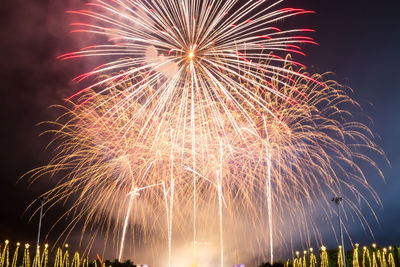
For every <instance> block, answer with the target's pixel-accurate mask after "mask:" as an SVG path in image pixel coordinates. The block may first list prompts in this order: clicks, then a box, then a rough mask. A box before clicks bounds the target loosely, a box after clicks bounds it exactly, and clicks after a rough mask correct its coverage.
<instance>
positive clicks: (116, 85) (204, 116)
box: [30, 0, 383, 266]
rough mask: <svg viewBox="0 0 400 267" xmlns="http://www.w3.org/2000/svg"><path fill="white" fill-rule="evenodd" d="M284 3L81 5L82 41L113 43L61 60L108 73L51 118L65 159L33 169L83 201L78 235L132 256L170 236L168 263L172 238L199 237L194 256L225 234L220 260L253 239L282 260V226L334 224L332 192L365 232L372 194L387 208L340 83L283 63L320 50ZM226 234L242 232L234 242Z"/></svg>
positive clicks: (363, 133) (310, 228)
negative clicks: (278, 249) (292, 21)
mask: <svg viewBox="0 0 400 267" xmlns="http://www.w3.org/2000/svg"><path fill="white" fill-rule="evenodd" d="M281 2H282V1H276V2H273V3H269V4H267V3H266V2H265V1H246V2H245V3H241V2H239V1H234V0H228V1H208V0H205V1H197V0H183V1H167V0H165V1H150V0H146V1H130V0H115V1H101V0H97V1H93V2H90V3H88V4H87V7H86V9H83V10H79V11H71V13H74V14H76V15H77V16H78V17H79V18H80V20H81V21H80V22H77V23H72V26H73V27H74V28H76V29H75V30H74V32H87V33H91V34H95V35H97V36H99V40H101V41H100V43H99V44H95V45H91V46H88V47H85V48H82V49H81V50H80V51H77V52H72V53H67V54H64V55H62V56H60V57H59V58H60V59H62V60H66V59H72V58H85V57H97V58H99V59H100V60H102V61H103V64H101V65H99V66H97V67H96V68H94V69H93V70H91V71H89V72H87V73H84V74H82V75H80V76H78V77H76V79H75V80H76V81H79V82H82V81H88V83H89V84H91V85H90V86H88V87H86V88H84V89H83V90H81V91H79V92H77V93H76V94H74V95H73V96H71V98H69V99H68V101H67V102H68V105H67V108H65V109H66V112H65V114H64V115H62V116H61V117H60V118H59V119H58V120H57V121H55V122H52V123H50V124H51V128H52V129H53V130H49V131H46V132H50V133H54V134H55V138H54V140H53V142H52V143H53V144H55V145H56V151H57V153H56V155H55V156H54V158H53V160H52V161H51V162H50V163H49V164H48V165H47V166H44V167H41V168H38V169H36V170H33V171H32V172H31V173H30V174H31V175H32V177H33V179H37V178H38V177H40V176H43V175H48V174H51V175H58V176H62V179H60V180H59V183H58V185H57V186H56V187H55V188H54V189H53V190H51V191H49V192H47V193H46V195H47V196H48V201H49V202H51V203H53V204H52V205H55V204H56V203H58V202H63V201H65V200H66V199H73V201H74V205H73V206H72V207H71V209H70V210H69V211H68V212H67V213H66V214H65V216H68V215H73V220H72V221H71V223H70V224H69V226H68V227H66V230H65V235H66V236H68V235H69V233H71V231H72V230H73V229H74V227H75V226H76V225H78V223H79V222H81V221H83V222H84V227H83V231H86V230H87V229H91V230H93V231H94V235H93V236H96V234H97V233H99V232H103V233H104V234H105V235H106V240H107V238H108V236H109V235H112V236H114V237H115V239H117V240H119V242H118V246H119V247H118V249H119V256H120V258H121V256H122V254H123V251H124V243H125V237H126V236H127V233H128V232H129V231H128V230H129V229H128V226H129V225H131V226H132V227H131V229H132V231H131V235H129V236H132V237H133V238H134V239H135V235H136V236H139V238H141V239H144V240H149V242H150V243H151V242H154V243H156V242H157V241H159V238H161V239H165V240H166V241H167V242H166V243H167V244H168V266H171V264H172V262H173V253H172V244H173V240H184V241H186V242H191V243H192V245H193V258H194V259H195V260H196V245H197V244H198V243H199V242H200V241H203V240H207V238H209V237H210V235H211V236H212V235H213V233H218V243H219V249H220V252H221V253H220V265H221V266H223V264H224V260H223V256H224V248H225V250H228V251H233V250H234V248H237V247H240V243H241V242H240V240H242V239H243V238H245V237H246V236H251V237H253V238H254V240H256V241H255V242H249V244H246V246H247V248H248V249H249V250H251V251H252V253H253V254H259V253H261V254H263V253H264V252H265V246H266V244H269V246H270V260H271V261H272V260H273V252H272V251H273V244H272V243H273V240H276V241H282V242H284V240H286V238H287V237H288V236H287V235H288V231H287V229H285V228H283V226H284V225H288V224H289V225H291V226H292V227H290V228H291V230H292V231H289V234H290V235H296V234H299V235H300V236H301V237H302V238H304V240H305V241H307V242H310V240H311V238H312V237H313V236H314V235H316V236H317V239H318V238H319V237H318V236H319V235H318V229H317V227H316V225H315V223H314V222H313V221H312V220H311V219H310V218H309V216H308V213H307V212H306V211H307V210H312V209H317V207H318V208H321V210H322V211H323V213H324V214H326V216H328V217H329V216H331V215H332V214H331V212H330V210H329V209H326V208H325V207H326V204H327V203H329V202H328V199H327V198H326V197H325V196H326V195H327V192H334V193H335V194H337V193H338V192H343V194H346V195H349V201H348V202H347V203H348V206H349V208H350V210H351V211H352V212H353V213H354V214H356V215H357V218H359V220H360V222H361V223H362V224H363V225H366V226H367V224H366V221H365V220H364V218H363V215H362V213H361V211H360V210H359V208H358V205H357V203H358V202H360V200H362V201H365V202H367V203H368V201H367V199H366V198H365V194H362V193H361V192H362V191H366V192H367V193H369V194H370V195H372V198H373V199H374V200H376V201H378V202H379V199H378V198H377V196H376V195H375V193H374V191H373V189H372V188H371V187H370V186H369V184H368V183H367V180H366V177H365V175H364V173H363V171H362V169H361V168H360V161H365V162H367V163H368V164H370V165H372V166H374V167H376V164H375V163H374V162H373V161H372V160H371V159H370V158H368V156H366V154H365V153H363V151H364V150H366V149H368V150H370V151H374V152H376V153H378V154H383V152H382V151H381V150H380V149H379V148H378V147H377V146H376V145H375V144H374V143H373V142H372V141H371V139H373V135H372V134H371V132H370V130H369V129H368V128H367V127H366V126H365V125H364V124H362V123H359V122H356V121H354V119H353V118H352V117H351V116H350V115H351V114H350V113H351V112H350V110H351V109H355V108H357V107H358V104H357V103H356V102H355V101H353V100H352V99H351V98H350V97H349V96H348V94H346V92H345V90H344V89H343V88H342V87H341V86H340V85H339V84H338V83H336V82H334V81H330V80H328V81H326V80H325V79H324V78H323V76H321V75H309V74H308V73H306V72H305V71H304V69H303V68H302V65H301V64H300V63H297V62H295V61H294V60H292V57H291V56H286V53H291V54H303V52H301V47H300V45H301V44H304V43H312V44H314V41H313V40H312V38H310V37H308V36H303V35H304V34H306V33H309V32H312V30H309V29H290V30H282V29H279V28H277V27H276V26H277V25H276V24H277V22H279V21H281V20H283V19H286V18H289V17H292V16H295V15H298V14H304V13H312V12H310V11H306V10H302V9H292V8H281V9H279V8H278V6H279V5H280V4H281ZM377 170H378V172H379V169H378V168H377ZM317 199H318V200H319V203H321V204H318V205H316V204H315V200H317ZM265 218H266V219H265ZM274 225H280V226H281V227H273V226H274ZM267 226H268V227H267ZM215 229H218V231H216V230H215ZM228 231H229V232H233V233H237V234H235V236H234V237H230V238H229V241H230V242H229V244H226V243H225V244H224V242H223V241H224V239H226V237H224V234H223V233H224V232H225V233H227V232H228ZM254 233H257V234H256V235H257V237H255V236H254ZM154 236H157V238H155V237H154ZM212 241H213V242H216V240H212ZM91 242H92V243H93V242H94V239H91ZM153 247H156V245H154V246H153Z"/></svg>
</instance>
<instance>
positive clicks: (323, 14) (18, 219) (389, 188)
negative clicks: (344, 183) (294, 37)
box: [0, 0, 400, 245]
mask: <svg viewBox="0 0 400 267" xmlns="http://www.w3.org/2000/svg"><path fill="white" fill-rule="evenodd" d="M60 2H61V3H60ZM79 2H80V1H79V0H74V1H51V0H43V1H26V0H25V1H24V0H5V1H3V2H2V5H1V9H0V33H1V39H0V51H2V56H1V60H0V81H1V82H0V86H1V89H2V91H1V92H2V93H1V100H0V101H1V102H0V108H1V119H2V122H1V125H2V131H1V139H0V140H1V142H2V145H1V148H2V153H0V154H1V164H2V168H1V169H2V177H1V179H2V180H1V184H0V185H1V187H0V203H1V206H2V208H1V212H2V214H1V218H2V219H1V220H0V240H1V239H3V238H10V239H14V240H16V239H18V240H25V239H33V238H34V237H35V233H36V220H35V221H34V222H32V223H28V222H27V221H28V218H29V216H28V215H27V214H25V215H24V214H23V212H24V209H25V208H26V206H27V204H29V203H30V201H32V200H33V199H34V198H35V197H36V196H38V195H39V194H40V193H41V192H43V190H44V188H45V187H47V186H48V185H45V184H36V185H33V186H30V187H28V186H27V184H26V183H25V182H21V183H18V184H16V180H17V179H18V177H20V176H21V175H22V174H23V173H24V172H26V171H28V170H30V169H32V168H34V167H38V166H40V165H43V164H45V163H46V162H47V160H48V158H49V154H50V153H49V152H46V151H45V150H44V146H45V144H46V143H47V141H48V139H46V138H43V137H38V136H37V135H38V134H39V133H40V132H41V131H42V129H41V128H40V127H37V126H35V125H36V124H37V123H38V122H41V121H45V120H52V119H54V117H55V115H54V114H52V113H51V112H49V109H48V106H50V105H52V104H57V103H61V99H62V98H63V97H66V96H68V95H69V93H70V91H68V90H67V89H66V88H68V87H69V86H70V82H69V81H70V79H71V78H72V77H73V73H74V74H76V73H79V72H80V71H83V70H84V68H83V66H82V65H80V64H78V63H76V62H72V63H70V64H69V65H68V66H67V65H65V64H62V63H60V62H58V61H56V60H55V57H56V55H59V54H60V53H62V52H65V51H70V50H71V49H72V48H73V47H75V48H76V47H77V44H76V43H72V41H71V39H70V36H69V35H68V34H67V31H68V27H67V19H66V18H65V15H64V13H63V10H65V9H67V8H71V7H73V6H74V5H76V3H79ZM286 4H287V5H288V6H293V7H303V8H307V9H311V10H314V11H316V14H315V15H312V16H307V17H306V18H302V19H301V23H303V25H304V26H307V27H310V28H313V29H316V30H317V32H316V34H315V39H316V41H317V42H319V44H320V45H319V46H310V47H307V48H306V52H307V57H306V58H305V59H303V60H302V62H304V63H306V65H308V66H311V67H310V68H309V70H310V71H311V72H312V71H316V72H325V71H333V72H334V73H335V75H336V79H337V80H338V81H340V82H342V83H344V84H346V85H349V86H350V87H351V88H353V90H354V97H355V99H357V100H358V101H359V102H360V103H361V105H362V107H363V108H364V112H365V113H366V114H367V115H368V116H370V117H371V118H372V120H373V121H374V124H372V125H371V128H372V129H373V131H374V132H375V133H377V134H378V135H379V136H380V138H379V139H377V142H378V144H379V145H380V146H381V147H382V148H383V149H384V150H385V152H386V154H387V157H388V159H389V161H390V163H391V167H389V166H387V164H385V162H384V161H383V160H380V159H377V161H378V163H379V164H380V166H381V168H382V171H383V173H384V175H385V181H382V180H381V179H380V178H379V177H378V176H377V175H376V174H375V173H371V175H368V174H367V177H368V179H369V181H370V183H371V184H372V185H373V186H374V188H375V189H376V191H377V192H378V194H379V196H380V197H381V199H382V202H383V206H384V208H383V209H379V208H377V209H376V211H377V214H378V217H379V219H380V224H379V225H378V224H376V223H375V222H374V221H373V220H371V225H372V227H373V228H374V231H375V240H376V241H377V242H378V243H380V244H382V245H387V244H394V243H396V244H399V243H400V227H399V222H400V208H399V203H400V201H399V196H400V179H399V178H400V177H399V173H400V141H399V137H400V106H399V103H400V90H399V89H400V88H399V87H400V83H399V80H400V68H399V62H400V53H399V48H400V20H399V19H398V17H399V16H398V11H397V10H396V9H395V6H396V5H395V4H396V1H395V0H391V1H385V2H379V1H363V0H351V1H345V0H337V1H324V0H302V1H296V0H288V1H286ZM69 69H74V72H71V71H69ZM55 213H57V212H55ZM28 214H30V213H28ZM56 215H57V214H55V215H54V214H53V215H51V216H52V217H55V216H56ZM49 221H50V220H48V222H45V224H44V229H46V227H47V229H48V228H49V227H50V226H51V222H49ZM349 228H350V229H351V230H352V235H353V238H354V240H359V241H360V242H370V241H372V238H371V237H369V236H368V235H367V234H364V233H363V232H362V231H361V229H360V227H358V226H357V225H354V226H351V225H349Z"/></svg>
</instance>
